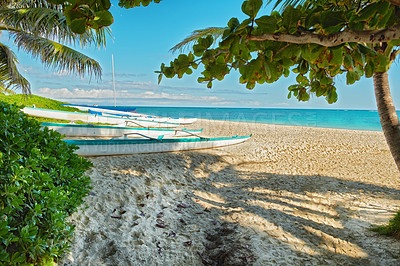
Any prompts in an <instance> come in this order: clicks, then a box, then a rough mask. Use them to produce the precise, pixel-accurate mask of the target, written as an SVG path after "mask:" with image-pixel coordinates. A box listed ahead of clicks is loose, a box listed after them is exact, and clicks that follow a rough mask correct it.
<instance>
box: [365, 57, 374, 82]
mask: <svg viewBox="0 0 400 266" xmlns="http://www.w3.org/2000/svg"><path fill="white" fill-rule="evenodd" d="M374 71H375V66H374V63H373V62H372V61H369V62H368V63H367V64H366V65H365V76H366V77H367V78H370V77H372V76H373V75H374Z"/></svg>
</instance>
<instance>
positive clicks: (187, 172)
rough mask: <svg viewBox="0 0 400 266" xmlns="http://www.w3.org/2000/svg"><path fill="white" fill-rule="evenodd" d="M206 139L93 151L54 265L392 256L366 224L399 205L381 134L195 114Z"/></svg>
mask: <svg viewBox="0 0 400 266" xmlns="http://www.w3.org/2000/svg"><path fill="white" fill-rule="evenodd" d="M199 127H200V128H201V127H204V131H205V133H206V135H209V136H217V135H224V136H227V135H235V134H249V133H253V137H252V138H251V140H250V141H248V142H246V143H243V144H240V145H236V146H231V147H225V148H220V149H214V150H201V151H192V152H179V153H168V154H147V155H129V156H113V157H96V158H91V160H92V161H93V163H94V168H93V169H92V170H90V171H89V172H88V175H90V176H91V178H92V181H93V190H92V192H91V195H90V196H88V197H87V198H86V203H87V205H88V208H86V209H82V210H80V211H79V212H77V213H75V214H74V215H73V216H72V217H71V221H72V222H73V223H74V224H75V225H76V230H75V238H74V241H73V243H72V248H71V253H70V254H68V255H67V256H65V258H64V259H63V260H62V261H61V263H60V265H328V264H329V265H335V264H336V265H354V264H360V265H397V264H400V245H399V241H398V240H394V239H391V238H387V237H383V236H379V235H377V234H376V233H374V232H371V231H370V230H369V228H370V227H371V225H376V224H383V223H386V222H387V220H388V219H389V218H390V217H392V216H393V215H394V213H395V212H396V211H397V210H399V209H400V193H399V192H400V175H399V173H398V172H397V170H396V167H395V165H394V163H393V162H392V159H391V157H390V154H389V151H388V149H387V146H386V143H385V141H384V138H383V135H382V133H379V132H361V131H349V130H334V129H329V130H327V129H318V128H301V127H288V126H271V125H261V124H252V123H237V122H223V121H211V120H200V121H198V122H197V123H196V124H195V125H193V126H192V128H199Z"/></svg>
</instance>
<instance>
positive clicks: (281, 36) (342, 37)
mask: <svg viewBox="0 0 400 266" xmlns="http://www.w3.org/2000/svg"><path fill="white" fill-rule="evenodd" d="M397 39H400V24H399V25H396V26H392V27H389V28H387V29H384V30H366V31H354V30H345V31H341V32H338V33H334V34H330V35H321V34H315V33H311V32H303V33H301V34H300V35H292V34H288V33H273V34H263V35H260V36H249V37H248V38H247V40H250V41H277V42H287V43H297V44H305V43H315V44H319V45H322V46H326V47H331V46H337V45H340V44H343V43H347V42H361V43H379V42H388V41H392V40H397Z"/></svg>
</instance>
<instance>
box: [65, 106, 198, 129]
mask: <svg viewBox="0 0 400 266" xmlns="http://www.w3.org/2000/svg"><path fill="white" fill-rule="evenodd" d="M67 106H70V107H74V108H77V109H79V110H81V111H87V112H92V113H98V114H100V115H108V116H119V117H124V118H137V119H142V120H150V121H157V122H169V123H178V124H182V125H188V124H192V123H194V122H196V121H197V118H171V117H160V116H151V115H146V114H139V113H133V112H125V111H118V110H113V109H107V108H99V107H92V106H82V105H71V104H68V105H67Z"/></svg>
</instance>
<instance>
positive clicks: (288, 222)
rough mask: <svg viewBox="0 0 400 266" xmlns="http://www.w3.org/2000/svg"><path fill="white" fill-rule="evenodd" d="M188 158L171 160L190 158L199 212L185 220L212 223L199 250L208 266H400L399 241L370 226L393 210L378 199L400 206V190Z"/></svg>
mask: <svg viewBox="0 0 400 266" xmlns="http://www.w3.org/2000/svg"><path fill="white" fill-rule="evenodd" d="M186 155H187V157H186V156H184V157H183V156H182V155H181V154H168V155H166V156H170V157H171V158H170V160H174V161H180V160H181V161H185V163H186V165H187V168H185V169H179V170H178V171H180V172H181V173H180V174H181V176H182V177H183V178H185V177H188V176H193V177H194V178H196V180H197V182H196V185H195V186H193V188H191V190H192V191H193V193H192V194H190V195H187V197H188V200H190V201H192V203H191V204H192V206H194V207H195V208H194V209H195V210H193V211H192V213H190V214H189V213H188V215H187V216H186V218H185V219H188V220H190V219H192V221H191V222H192V223H196V224H197V225H198V226H199V227H202V226H206V225H207V228H208V229H207V230H208V231H207V233H206V239H205V242H204V247H205V250H206V251H205V252H203V253H201V254H200V253H199V256H200V258H201V260H202V262H203V264H205V265H251V264H253V263H256V264H264V263H265V264H281V263H283V262H287V263H289V262H296V263H295V265H297V263H299V264H300V265H305V264H314V263H318V264H320V265H322V264H337V265H354V264H359V263H361V264H362V265H370V264H373V265H376V264H378V265H379V264H381V263H384V264H386V262H391V263H393V264H400V259H399V258H398V255H399V251H400V248H399V247H398V246H400V245H399V243H398V242H397V241H396V240H393V239H390V238H386V237H382V236H379V235H376V234H375V233H373V232H371V231H370V230H368V228H369V227H370V226H371V221H373V222H377V221H379V222H384V221H385V219H386V218H387V217H389V216H390V215H391V214H392V213H393V211H390V210H387V209H385V208H384V206H382V204H378V203H377V204H375V201H379V200H382V199H383V200H389V201H392V202H395V201H397V203H399V202H400V194H399V192H400V191H399V190H397V189H393V188H388V187H384V186H377V185H373V184H368V183H364V182H360V181H350V180H345V179H338V178H334V177H329V176H301V175H297V176H293V175H279V174H272V173H264V172H257V171H256V170H255V169H257V167H255V166H254V163H250V162H249V163H246V162H241V163H238V164H231V163H228V162H226V161H225V160H224V159H223V158H222V157H220V156H217V155H213V154H208V153H201V152H191V153H186ZM188 158H196V160H191V159H190V160H188ZM188 163H189V164H188ZM216 169H217V170H216ZM190 201H189V202H190ZM199 209H203V211H201V212H199V211H198V210H199ZM185 211H186V212H189V210H185ZM379 215H384V217H385V218H384V219H383V220H382V219H381V220H379V219H378V218H376V217H377V216H379ZM210 223H211V228H213V229H212V230H209V226H210ZM288 251H289V252H288ZM288 253H291V254H292V255H291V257H286V255H285V254H288ZM293 254H295V255H293ZM260 256H261V257H263V258H260ZM383 257H384V258H387V259H388V260H387V261H386V262H384V260H381V258H383Z"/></svg>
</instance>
